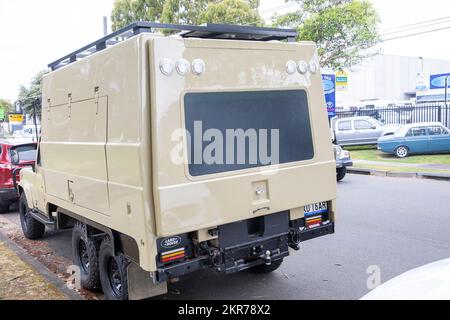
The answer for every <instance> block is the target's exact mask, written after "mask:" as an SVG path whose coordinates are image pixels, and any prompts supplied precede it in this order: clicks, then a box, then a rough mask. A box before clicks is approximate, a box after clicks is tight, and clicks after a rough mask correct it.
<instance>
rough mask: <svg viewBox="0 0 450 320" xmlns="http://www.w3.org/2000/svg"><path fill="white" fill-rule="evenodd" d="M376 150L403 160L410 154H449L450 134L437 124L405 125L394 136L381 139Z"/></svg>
mask: <svg viewBox="0 0 450 320" xmlns="http://www.w3.org/2000/svg"><path fill="white" fill-rule="evenodd" d="M378 150H381V151H382V152H385V153H390V154H394V155H396V156H397V157H398V158H405V157H407V156H409V155H410V154H414V153H415V154H417V153H420V154H426V153H447V152H450V133H449V130H448V129H447V128H445V127H444V126H443V125H442V124H441V123H439V122H424V123H414V124H407V125H405V126H403V127H401V128H400V129H399V130H398V131H397V133H396V134H394V135H391V136H387V137H381V138H380V139H379V140H378Z"/></svg>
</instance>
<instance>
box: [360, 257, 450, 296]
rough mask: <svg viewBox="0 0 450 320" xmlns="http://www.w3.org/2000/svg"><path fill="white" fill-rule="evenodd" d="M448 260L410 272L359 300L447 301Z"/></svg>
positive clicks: (449, 283) (449, 265) (448, 294)
mask: <svg viewBox="0 0 450 320" xmlns="http://www.w3.org/2000/svg"><path fill="white" fill-rule="evenodd" d="M449 274H450V259H445V260H441V261H437V262H433V263H431V264H428V265H425V266H423V267H419V268H417V269H413V270H410V271H408V272H406V273H404V274H402V275H400V276H398V277H396V278H394V279H392V280H389V281H388V282H386V283H384V284H382V285H381V286H379V287H378V288H376V289H374V290H373V291H371V292H370V293H369V294H367V295H366V296H364V297H363V298H362V299H361V300H448V299H449V298H450V277H449V276H448V275H449Z"/></svg>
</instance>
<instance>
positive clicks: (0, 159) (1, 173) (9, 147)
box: [0, 139, 37, 213]
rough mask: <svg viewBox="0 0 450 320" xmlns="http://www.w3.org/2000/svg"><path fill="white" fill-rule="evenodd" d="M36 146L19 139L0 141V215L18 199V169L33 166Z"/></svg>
mask: <svg viewBox="0 0 450 320" xmlns="http://www.w3.org/2000/svg"><path fill="white" fill-rule="evenodd" d="M36 150H37V144H36V143H32V142H30V141H26V140H25V141H24V140H21V139H9V140H0V213H5V212H8V211H9V207H10V205H11V204H12V203H14V202H15V201H17V200H18V199H19V195H18V193H17V190H16V188H15V184H14V179H13V171H16V172H15V175H16V181H18V179H19V172H18V171H19V170H16V169H19V168H24V167H29V166H34V165H35V163H36Z"/></svg>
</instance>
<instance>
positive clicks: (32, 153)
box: [11, 144, 36, 162]
mask: <svg viewBox="0 0 450 320" xmlns="http://www.w3.org/2000/svg"><path fill="white" fill-rule="evenodd" d="M14 152H17V153H18V154H19V160H20V162H27V161H35V160H36V145H34V144H28V145H23V146H17V147H14V148H11V153H14Z"/></svg>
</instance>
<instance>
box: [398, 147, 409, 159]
mask: <svg viewBox="0 0 450 320" xmlns="http://www.w3.org/2000/svg"><path fill="white" fill-rule="evenodd" d="M395 155H396V156H397V157H398V158H406V157H407V156H408V155H409V149H408V148H407V147H405V146H401V147H398V148H397V149H395Z"/></svg>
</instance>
